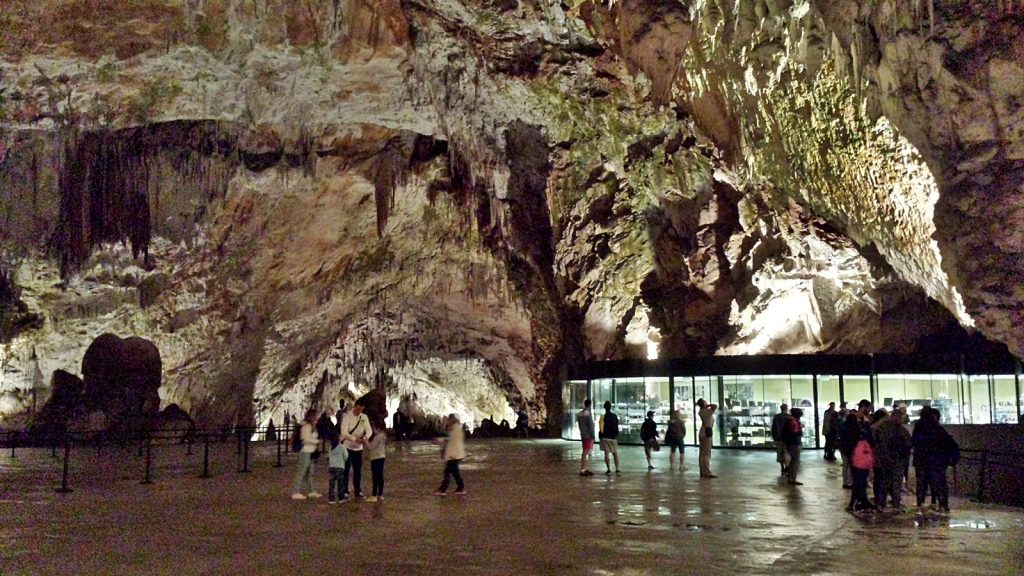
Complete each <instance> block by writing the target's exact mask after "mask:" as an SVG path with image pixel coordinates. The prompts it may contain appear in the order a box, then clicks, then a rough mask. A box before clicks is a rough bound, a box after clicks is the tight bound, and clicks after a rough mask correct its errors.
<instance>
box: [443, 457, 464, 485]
mask: <svg viewBox="0 0 1024 576" xmlns="http://www.w3.org/2000/svg"><path fill="white" fill-rule="evenodd" d="M459 462H462V460H448V461H446V462H445V463H444V480H443V481H442V482H441V487H440V488H438V490H439V491H441V492H447V491H448V484H449V483H450V482H451V480H452V478H454V479H455V489H456V490H465V489H466V485H465V484H464V483H463V482H462V474H460V473H459Z"/></svg>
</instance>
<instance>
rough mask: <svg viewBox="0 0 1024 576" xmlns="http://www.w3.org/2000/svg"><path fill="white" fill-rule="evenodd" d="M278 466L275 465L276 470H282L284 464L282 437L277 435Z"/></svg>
mask: <svg viewBox="0 0 1024 576" xmlns="http://www.w3.org/2000/svg"><path fill="white" fill-rule="evenodd" d="M276 440H277V464H274V468H282V467H284V464H282V463H281V435H280V434H278V435H277V438H276Z"/></svg>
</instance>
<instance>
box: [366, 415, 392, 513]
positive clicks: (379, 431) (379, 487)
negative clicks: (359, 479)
mask: <svg viewBox="0 0 1024 576" xmlns="http://www.w3.org/2000/svg"><path fill="white" fill-rule="evenodd" d="M370 428H371V429H372V430H373V436H370V441H369V442H368V443H367V444H366V456H367V457H368V458H369V459H370V482H371V485H372V487H371V489H370V497H369V498H367V500H368V501H370V502H377V501H378V500H383V499H384V458H385V456H386V452H387V450H386V443H387V434H386V433H385V432H384V427H383V426H380V425H375V424H374V423H372V422H371V423H370Z"/></svg>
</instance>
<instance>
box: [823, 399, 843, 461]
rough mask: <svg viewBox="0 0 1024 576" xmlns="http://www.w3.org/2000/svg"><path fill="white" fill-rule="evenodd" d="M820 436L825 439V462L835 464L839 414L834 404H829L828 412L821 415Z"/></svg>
mask: <svg viewBox="0 0 1024 576" xmlns="http://www.w3.org/2000/svg"><path fill="white" fill-rule="evenodd" d="M821 434H822V435H823V436H824V437H825V460H827V461H829V462H835V461H836V444H837V443H838V440H839V413H838V412H836V403H835V402H829V403H828V410H825V414H823V415H822V419H821Z"/></svg>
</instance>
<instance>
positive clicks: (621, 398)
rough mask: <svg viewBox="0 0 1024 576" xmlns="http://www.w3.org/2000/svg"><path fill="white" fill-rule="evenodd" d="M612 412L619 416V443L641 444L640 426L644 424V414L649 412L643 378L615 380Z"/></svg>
mask: <svg viewBox="0 0 1024 576" xmlns="http://www.w3.org/2000/svg"><path fill="white" fill-rule="evenodd" d="M612 411H613V412H615V413H616V414H618V416H619V443H620V444H623V443H634V444H635V443H639V442H640V425H641V424H643V423H644V414H645V413H646V412H647V402H646V395H645V390H644V379H643V378H618V379H616V380H615V401H614V402H612Z"/></svg>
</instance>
